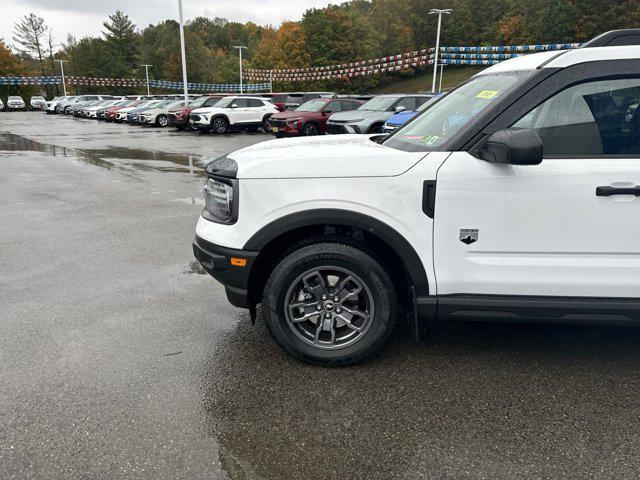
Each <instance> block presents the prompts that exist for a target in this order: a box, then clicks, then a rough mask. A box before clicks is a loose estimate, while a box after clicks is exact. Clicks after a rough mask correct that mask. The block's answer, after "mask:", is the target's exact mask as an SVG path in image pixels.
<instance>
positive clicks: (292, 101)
mask: <svg viewBox="0 0 640 480" xmlns="http://www.w3.org/2000/svg"><path fill="white" fill-rule="evenodd" d="M335 97H336V94H335V93H333V92H301V93H290V94H288V95H287V99H286V100H285V110H295V109H296V108H298V107H299V106H300V105H302V104H303V103H305V102H308V101H309V100H313V99H315V98H335Z"/></svg>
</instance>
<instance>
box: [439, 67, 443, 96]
mask: <svg viewBox="0 0 640 480" xmlns="http://www.w3.org/2000/svg"><path fill="white" fill-rule="evenodd" d="M443 76H444V63H441V64H440V85H439V86H438V93H441V92H442V77H443Z"/></svg>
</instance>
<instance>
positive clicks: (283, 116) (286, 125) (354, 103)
mask: <svg viewBox="0 0 640 480" xmlns="http://www.w3.org/2000/svg"><path fill="white" fill-rule="evenodd" d="M363 103H364V102H362V101H360V100H353V99H348V98H340V99H338V98H317V99H315V100H309V101H308V102H305V103H303V104H302V105H300V106H299V107H298V108H296V109H295V110H287V111H285V112H278V113H276V114H274V115H273V116H272V117H271V119H270V120H269V125H270V127H271V133H272V134H273V135H275V136H276V137H294V136H298V135H302V136H311V135H320V134H324V133H325V132H326V130H327V119H328V118H329V116H330V115H331V114H333V113H336V112H345V111H348V110H355V109H356V108H359V107H360V106H361V105H362V104H363Z"/></svg>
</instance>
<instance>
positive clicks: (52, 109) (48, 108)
mask: <svg viewBox="0 0 640 480" xmlns="http://www.w3.org/2000/svg"><path fill="white" fill-rule="evenodd" d="M68 98H70V97H68V96H66V97H53V98H52V99H51V100H49V101H48V102H47V103H46V104H45V106H44V110H45V112H47V113H48V114H53V113H56V106H57V105H58V103H60V102H64V101H66V100H67V99H68Z"/></svg>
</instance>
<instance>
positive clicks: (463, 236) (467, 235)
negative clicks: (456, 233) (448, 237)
mask: <svg viewBox="0 0 640 480" xmlns="http://www.w3.org/2000/svg"><path fill="white" fill-rule="evenodd" d="M460 241H461V242H462V243H465V244H467V245H471V244H472V243H476V242H477V241H478V229H477V228H461V229H460Z"/></svg>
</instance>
